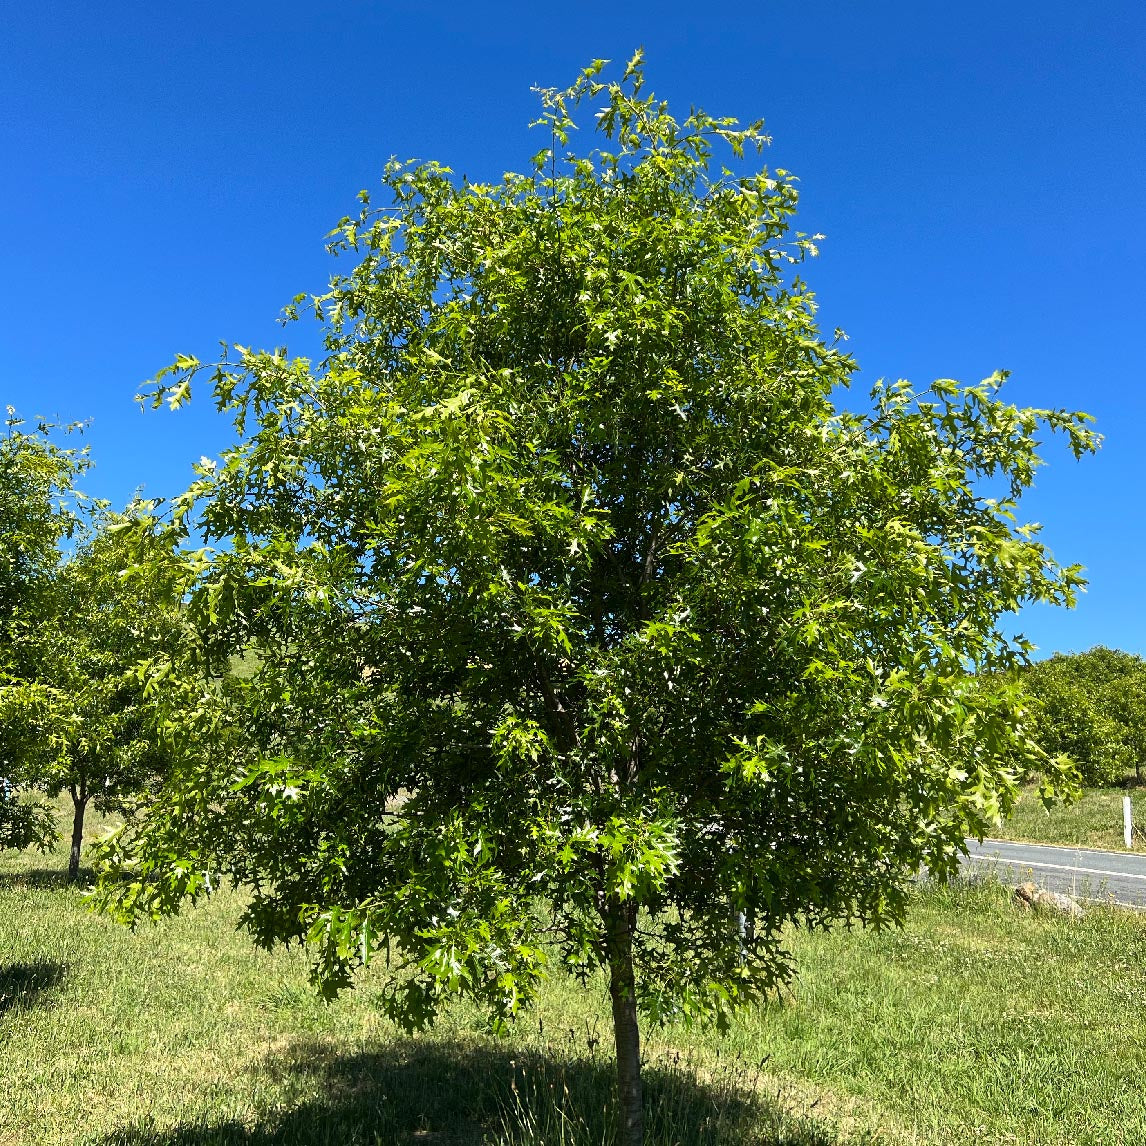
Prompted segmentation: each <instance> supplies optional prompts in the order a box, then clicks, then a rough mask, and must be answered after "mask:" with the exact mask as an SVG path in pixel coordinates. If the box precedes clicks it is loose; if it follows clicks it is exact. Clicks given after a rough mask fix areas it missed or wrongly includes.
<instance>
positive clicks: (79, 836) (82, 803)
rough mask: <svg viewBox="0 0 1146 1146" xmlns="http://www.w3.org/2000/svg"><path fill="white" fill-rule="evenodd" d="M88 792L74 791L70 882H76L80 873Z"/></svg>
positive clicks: (69, 861) (69, 863)
mask: <svg viewBox="0 0 1146 1146" xmlns="http://www.w3.org/2000/svg"><path fill="white" fill-rule="evenodd" d="M87 806H88V798H87V795H86V794H83V793H82V791H81V794H77V793H76V792H74V791H73V792H72V807H73V809H74V812H73V815H72V854H71V855H70V856H69V857H68V882H69V883H75V881H76V879H77V878H78V876H79V874H80V848H81V847H82V846H83V842H84V812H85V811H87Z"/></svg>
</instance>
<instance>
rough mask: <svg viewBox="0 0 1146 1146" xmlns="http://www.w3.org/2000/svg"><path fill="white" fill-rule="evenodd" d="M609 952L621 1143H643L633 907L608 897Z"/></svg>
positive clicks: (638, 1145) (632, 1145) (628, 1145)
mask: <svg viewBox="0 0 1146 1146" xmlns="http://www.w3.org/2000/svg"><path fill="white" fill-rule="evenodd" d="M604 916H605V930H606V937H607V938H606V942H607V944H608V952H609V996H610V998H611V999H612V1003H613V1037H614V1039H615V1041H616V1045H617V1093H618V1097H619V1098H620V1104H621V1119H622V1125H621V1138H620V1141H621V1143H622V1146H643V1143H644V1140H645V1111H644V1090H643V1088H642V1086H641V1032H640V1028H639V1027H638V1025H637V991H636V977H635V976H634V974H633V928H634V926H635V924H636V907H635V906H633V905H632V904H629V903H621V902H619V901H617V900H610V901H609V902H608V903H607V904H606V907H605V912H604Z"/></svg>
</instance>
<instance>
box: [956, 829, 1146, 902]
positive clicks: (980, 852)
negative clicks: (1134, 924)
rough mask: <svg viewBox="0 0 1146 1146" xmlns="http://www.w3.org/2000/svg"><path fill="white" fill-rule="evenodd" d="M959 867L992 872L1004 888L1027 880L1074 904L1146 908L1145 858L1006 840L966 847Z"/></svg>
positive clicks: (1126, 853) (971, 844)
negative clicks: (1070, 898)
mask: <svg viewBox="0 0 1146 1146" xmlns="http://www.w3.org/2000/svg"><path fill="white" fill-rule="evenodd" d="M967 849H968V851H969V852H970V855H969V857H968V858H967V859H965V860H964V861H963V866H964V867H965V868H967V869H969V870H971V871H973V872H988V871H993V872H995V873H997V874H998V876H999V878H1000V879H1001V880H1003V881H1004V882H1006V883H1014V884H1020V883H1025V882H1026V881H1027V880H1030V881H1032V882H1033V883H1037V884H1038V885H1039V887H1045V888H1049V889H1050V890H1051V891H1065V892H1066V893H1067V894H1068V895H1073V896H1075V898H1077V899H1098V900H1104V901H1109V900H1114V901H1115V902H1117V903H1125V904H1129V905H1131V906H1133V907H1143V908H1146V855H1135V854H1132V853H1129V852H1105V851H1098V850H1096V849H1094V848H1069V847H1057V846H1054V845H1051V844H1013V843H1008V842H1007V841H1006V840H984V841H983V842H982V843H981V844H980V843H978V842H977V841H976V840H968V841H967Z"/></svg>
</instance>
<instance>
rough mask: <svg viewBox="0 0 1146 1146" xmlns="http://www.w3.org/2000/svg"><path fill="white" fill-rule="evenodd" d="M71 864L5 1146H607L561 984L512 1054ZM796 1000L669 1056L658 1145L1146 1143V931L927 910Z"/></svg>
mask: <svg viewBox="0 0 1146 1146" xmlns="http://www.w3.org/2000/svg"><path fill="white" fill-rule="evenodd" d="M63 863H64V857H63V856H54V857H47V858H46V859H45V857H38V856H35V855H15V854H14V853H5V854H4V855H3V856H0V1048H2V1050H0V1056H2V1057H0V1063H2V1066H0V1071H2V1080H3V1087H0V1146H48V1144H51V1146H57V1144H63V1143H91V1144H95V1143H98V1144H101V1146H112V1144H115V1143H119V1144H124V1146H127V1144H133V1146H144V1144H146V1146H205V1144H208V1143H210V1144H221V1143H227V1144H236V1146H238V1144H242V1146H272V1144H274V1146H296V1144H297V1146H302V1144H304V1143H328V1144H331V1146H333V1144H334V1143H339V1144H342V1143H362V1144H368V1143H370V1144H372V1143H438V1144H446V1143H456V1144H459V1146H461V1144H474V1146H476V1144H477V1143H481V1142H489V1143H502V1144H504V1146H525V1144H527V1143H529V1144H536V1143H554V1144H556V1143H562V1144H572V1143H584V1144H586V1146H588V1144H590V1143H592V1144H593V1146H597V1144H599V1143H601V1142H603V1141H607V1140H608V1137H609V1134H610V1120H611V1113H610V1109H609V1093H610V1087H611V1081H612V1078H611V1064H610V1062H609V1059H608V1037H609V1036H608V1031H609V1028H608V1022H607V1014H608V1009H607V1003H606V999H605V995H604V993H603V991H602V990H601V989H600V986H599V985H595V986H593V987H592V988H591V989H589V990H581V989H580V988H578V987H577V986H576V985H575V984H572V983H566V982H561V983H556V984H554V986H553V988H552V990H550V991H549V993H548V994H547V995H546V997H545V999H544V1001H543V1005H542V1006H541V1008H540V1009H539V1010H538V1012H536V1013H535V1014H534V1015H533V1016H531V1017H530V1018H529V1019H527V1020H525V1021H524V1022H523V1023H522V1024H521V1025H520V1027H519V1029H518V1030H517V1032H516V1033H515V1034H514V1035H513V1036H512V1037H511V1038H510V1039H508V1040H501V1041H498V1040H494V1039H491V1038H490V1037H488V1036H487V1035H485V1034H484V1033H483V1030H482V1027H481V1023H480V1021H479V1019H478V1017H477V1016H476V1015H475V1014H474V1013H472V1012H471V1011H469V1010H468V1009H467V1008H465V1007H457V1008H455V1009H454V1010H453V1011H452V1012H451V1013H450V1014H449V1015H447V1016H446V1018H445V1021H444V1022H443V1023H442V1024H441V1025H440V1026H439V1028H438V1029H437V1030H436V1031H435V1032H434V1034H433V1035H432V1036H419V1037H417V1038H413V1039H410V1038H406V1037H405V1036H402V1035H400V1034H399V1033H398V1032H396V1031H395V1030H393V1029H392V1028H391V1027H390V1026H389V1025H388V1024H387V1023H386V1022H384V1021H383V1020H381V1019H380V1018H379V1017H378V1014H377V1012H376V1010H375V1009H374V1005H373V1002H374V998H375V994H376V991H377V985H376V981H374V980H372V978H371V976H369V975H368V976H366V977H365V978H364V979H363V981H362V983H361V985H360V987H359V989H358V990H356V991H354V992H351V993H349V994H348V995H346V996H345V997H344V998H343V999H340V1000H339V1001H337V1002H336V1003H334V1004H332V1005H329V1006H328V1005H324V1004H322V1003H321V1002H319V1001H317V1000H316V999H315V998H314V997H313V995H312V994H311V992H310V990H309V988H308V985H307V980H306V968H305V964H304V962H303V960H302V959H301V958H300V957H299V955H298V953H296V952H277V953H275V954H273V955H268V954H266V953H262V952H258V951H256V950H255V949H254V948H253V947H252V946H251V945H250V943H249V941H248V940H247V939H246V938H245V937H244V936H242V935H239V934H236V933H235V931H234V921H235V918H236V915H237V913H238V910H239V907H240V902H239V900H238V898H237V897H236V896H235V895H234V894H231V893H227V894H223V895H220V896H219V897H217V898H216V899H215V900H214V901H213V902H212V903H210V904H208V905H207V906H206V907H204V908H201V909H199V910H196V911H193V912H190V913H188V914H187V915H185V916H183V917H181V918H177V919H174V920H170V921H168V922H165V923H164V924H162V925H160V926H159V927H157V928H144V929H141V930H139V931H138V932H135V933H132V932H130V931H127V930H124V929H121V928H119V927H117V926H116V925H114V924H112V923H110V922H108V921H107V920H105V919H102V918H98V917H94V916H92V915H90V914H88V913H87V912H86V911H85V910H84V908H83V906H82V904H81V902H80V897H79V893H78V892H76V891H74V890H71V889H69V888H67V887H65V886H63V884H62V883H61V881H60V875H59V873H60V870H61V868H62V867H63ZM793 943H794V946H795V949H796V951H797V954H798V958H799V964H800V967H801V978H800V980H799V982H798V983H797V984H796V985H795V986H794V988H793V989H792V990H791V991H790V992H788V993H786V994H785V996H784V997H783V998H782V999H780V1000H778V1001H777V1002H776V1003H775V1004H773V1005H772V1006H769V1007H767V1008H765V1009H763V1010H762V1011H760V1012H759V1013H756V1014H753V1015H750V1016H748V1017H746V1019H745V1021H744V1022H743V1023H742V1024H741V1025H740V1026H739V1027H737V1029H735V1030H734V1031H733V1032H732V1033H731V1034H730V1035H729V1036H728V1037H727V1038H726V1039H724V1040H721V1039H719V1038H718V1037H716V1036H715V1035H710V1034H701V1033H695V1032H694V1033H691V1034H690V1033H689V1032H687V1031H672V1032H654V1033H653V1034H652V1036H651V1037H650V1038H649V1039H648V1040H647V1045H646V1051H647V1060H648V1064H649V1065H648V1077H649V1090H650V1107H651V1112H652V1123H653V1126H652V1133H651V1134H650V1142H651V1143H655V1144H658V1146H659V1144H665V1146H667V1144H668V1143H680V1144H681V1146H693V1144H694V1143H711V1144H713V1146H715V1144H717V1143H722V1144H725V1143H726V1144H729V1146H731V1144H732V1143H737V1144H739V1143H758V1144H764V1143H788V1144H789V1146H826V1144H829V1143H837V1144H841V1146H845V1144H846V1146H858V1144H859V1143H870V1142H881V1143H888V1144H897V1143H904V1144H906V1143H918V1144H923V1143H927V1144H930V1143H951V1144H954V1143H966V1142H982V1143H1009V1144H1011V1143H1023V1144H1034V1143H1040V1144H1041V1143H1048V1144H1049V1143H1061V1144H1064V1146H1065V1144H1067V1143H1070V1144H1085V1143H1093V1144H1095V1146H1099V1144H1102V1146H1110V1144H1115V1143H1134V1142H1142V1141H1146V1105H1144V1104H1143V1103H1142V1101H1141V1086H1142V1079H1143V1078H1146V919H1144V918H1143V917H1141V916H1137V915H1131V914H1126V913H1119V912H1114V911H1110V910H1107V909H1094V910H1092V911H1090V912H1089V913H1088V916H1087V918H1086V919H1085V920H1083V921H1082V922H1080V923H1074V924H1072V923H1070V922H1067V921H1064V920H1061V919H1058V918H1055V917H1049V916H1030V915H1022V914H1020V913H1019V912H1018V911H1016V910H1015V909H1014V908H1013V907H1012V906H1011V904H1010V900H1009V895H1008V891H1007V889H1005V888H1002V887H999V886H998V885H991V884H985V885H981V886H977V887H956V888H951V889H935V888H931V889H925V890H921V891H920V892H919V896H918V900H917V902H916V903H915V905H914V910H913V913H912V916H911V920H910V922H909V925H908V927H907V928H906V929H905V930H904V931H903V932H889V933H883V934H871V933H865V932H851V933H849V932H840V933H838V934H831V935H796V936H793Z"/></svg>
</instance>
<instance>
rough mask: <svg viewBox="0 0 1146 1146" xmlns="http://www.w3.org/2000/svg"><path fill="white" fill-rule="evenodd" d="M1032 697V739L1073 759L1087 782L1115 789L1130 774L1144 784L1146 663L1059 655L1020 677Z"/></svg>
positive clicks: (1103, 654)
mask: <svg viewBox="0 0 1146 1146" xmlns="http://www.w3.org/2000/svg"><path fill="white" fill-rule="evenodd" d="M1022 681H1023V686H1024V688H1025V689H1026V691H1027V693H1028V694H1029V696H1030V697H1031V715H1032V723H1033V735H1034V737H1035V739H1036V740H1037V741H1038V742H1039V744H1040V745H1042V747H1043V748H1044V749H1045V750H1046V751H1047V752H1050V753H1054V754H1058V753H1062V754H1065V755H1066V756H1069V757H1070V758H1071V759H1072V760H1073V761H1075V763H1076V764H1077V765H1078V768H1079V772H1080V774H1081V776H1082V779H1083V782H1084V783H1085V784H1090V785H1096V786H1098V785H1107V784H1117V783H1120V782H1121V781H1122V779H1123V778H1124V777H1125V775H1126V772H1127V770H1128V769H1130V768H1133V769H1134V776H1135V780H1136V781H1137V782H1139V783H1140V782H1141V779H1142V761H1143V758H1144V757H1146V662H1143V660H1142V658H1141V657H1137V656H1135V655H1134V654H1132V653H1126V652H1121V651H1120V650H1117V649H1107V648H1103V647H1102V646H1100V645H1099V646H1096V647H1095V648H1093V649H1090V650H1089V652H1085V653H1071V654H1061V653H1056V654H1055V655H1054V656H1052V657H1050V658H1049V659H1047V660H1044V661H1038V662H1036V663H1035V664H1032V665H1031V666H1030V667H1029V668H1027V669H1026V670H1024V672H1023V673H1022Z"/></svg>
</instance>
